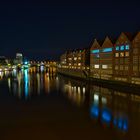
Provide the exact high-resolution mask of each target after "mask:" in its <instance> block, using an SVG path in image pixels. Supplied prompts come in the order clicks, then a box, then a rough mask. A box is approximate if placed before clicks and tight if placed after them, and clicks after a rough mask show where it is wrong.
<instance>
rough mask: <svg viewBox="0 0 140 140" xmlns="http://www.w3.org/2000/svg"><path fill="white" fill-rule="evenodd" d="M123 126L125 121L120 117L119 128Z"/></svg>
mask: <svg viewBox="0 0 140 140" xmlns="http://www.w3.org/2000/svg"><path fill="white" fill-rule="evenodd" d="M122 126H123V121H122V119H119V120H118V128H119V129H121V128H122Z"/></svg>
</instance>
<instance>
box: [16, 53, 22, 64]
mask: <svg viewBox="0 0 140 140" xmlns="http://www.w3.org/2000/svg"><path fill="white" fill-rule="evenodd" d="M22 63H23V55H22V54H21V53H16V64H22Z"/></svg>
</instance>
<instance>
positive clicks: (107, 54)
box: [60, 32, 140, 84]
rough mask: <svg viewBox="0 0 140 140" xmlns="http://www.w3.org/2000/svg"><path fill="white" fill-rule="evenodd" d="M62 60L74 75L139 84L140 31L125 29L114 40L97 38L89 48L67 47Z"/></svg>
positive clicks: (62, 63) (64, 65) (62, 64)
mask: <svg viewBox="0 0 140 140" xmlns="http://www.w3.org/2000/svg"><path fill="white" fill-rule="evenodd" d="M60 60H61V67H65V68H67V69H68V70H66V71H67V72H68V73H69V74H71V75H74V76H77V75H78V76H81V77H82V76H84V77H85V76H86V77H87V76H89V75H90V77H93V78H98V79H106V80H114V81H123V82H129V83H135V84H140V32H137V33H136V34H133V35H131V34H130V33H125V32H122V33H121V34H120V35H119V37H118V38H117V39H115V40H113V39H112V38H110V37H108V36H107V37H106V38H105V39H104V41H99V40H97V39H94V41H93V42H92V45H91V47H90V48H86V49H81V50H80V49H76V50H72V51H68V52H67V53H65V54H63V55H62V56H61V58H60ZM88 69H89V71H88Z"/></svg>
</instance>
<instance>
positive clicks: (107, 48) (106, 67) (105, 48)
mask: <svg viewBox="0 0 140 140" xmlns="http://www.w3.org/2000/svg"><path fill="white" fill-rule="evenodd" d="M113 46H114V45H113V43H112V41H111V40H110V38H109V37H108V36H107V37H106V38H105V40H104V42H103V44H102V46H101V49H100V71H101V72H100V74H101V79H107V80H112V79H113Z"/></svg>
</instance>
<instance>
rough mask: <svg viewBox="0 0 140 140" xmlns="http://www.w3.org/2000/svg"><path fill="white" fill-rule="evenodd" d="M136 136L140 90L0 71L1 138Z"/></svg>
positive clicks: (132, 139)
mask: <svg viewBox="0 0 140 140" xmlns="http://www.w3.org/2000/svg"><path fill="white" fill-rule="evenodd" d="M27 139H30V140H32V139H33V140H36V139H37V140H38V139H40V140H44V139H45V140H46V139H49V140H67V139H68V140H71V139H72V140H75V139H79V140H85V139H86V140H91V139H92V140H93V139H98V140H102V139H107V140H139V139H140V96H138V95H134V94H133V93H132V94H130V93H129V94H128V93H122V92H118V91H113V90H111V89H107V88H102V87H98V86H95V85H93V84H89V83H86V82H83V81H78V80H74V79H70V78H66V77H63V76H60V75H57V74H56V73H55V70H54V72H52V70H50V71H48V72H41V71H39V72H37V71H36V69H31V70H30V71H29V70H24V71H21V72H16V71H13V72H10V73H8V72H6V73H2V72H0V140H27Z"/></svg>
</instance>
